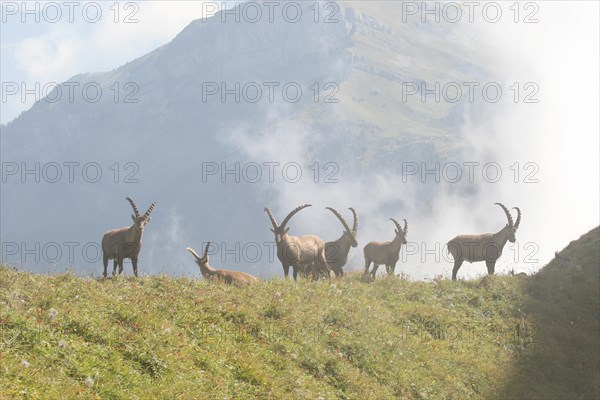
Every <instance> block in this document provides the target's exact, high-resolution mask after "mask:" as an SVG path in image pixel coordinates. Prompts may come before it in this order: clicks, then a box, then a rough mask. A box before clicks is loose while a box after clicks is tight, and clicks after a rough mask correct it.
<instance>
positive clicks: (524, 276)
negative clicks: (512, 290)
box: [508, 269, 527, 278]
mask: <svg viewBox="0 0 600 400" xmlns="http://www.w3.org/2000/svg"><path fill="white" fill-rule="evenodd" d="M508 272H509V273H510V275H511V276H518V277H519V278H527V274H526V273H525V272H519V273H518V274H515V270H514V269H511V270H510V271H508Z"/></svg>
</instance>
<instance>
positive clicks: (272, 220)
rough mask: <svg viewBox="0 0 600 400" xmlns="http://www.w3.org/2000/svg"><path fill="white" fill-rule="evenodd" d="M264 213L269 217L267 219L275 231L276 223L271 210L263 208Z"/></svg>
mask: <svg viewBox="0 0 600 400" xmlns="http://www.w3.org/2000/svg"><path fill="white" fill-rule="evenodd" d="M265 212H266V213H267V215H268V216H269V219H270V220H271V224H273V228H274V229H277V221H275V217H274V216H273V213H272V212H271V210H269V207H265Z"/></svg>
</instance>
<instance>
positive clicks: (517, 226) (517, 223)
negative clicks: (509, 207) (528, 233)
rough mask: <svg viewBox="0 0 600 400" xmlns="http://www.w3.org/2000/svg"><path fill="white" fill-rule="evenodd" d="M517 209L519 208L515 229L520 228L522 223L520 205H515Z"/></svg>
mask: <svg viewBox="0 0 600 400" xmlns="http://www.w3.org/2000/svg"><path fill="white" fill-rule="evenodd" d="M513 208H514V209H515V210H517V220H516V221H515V230H516V229H519V224H520V223H521V210H520V209H519V207H513Z"/></svg>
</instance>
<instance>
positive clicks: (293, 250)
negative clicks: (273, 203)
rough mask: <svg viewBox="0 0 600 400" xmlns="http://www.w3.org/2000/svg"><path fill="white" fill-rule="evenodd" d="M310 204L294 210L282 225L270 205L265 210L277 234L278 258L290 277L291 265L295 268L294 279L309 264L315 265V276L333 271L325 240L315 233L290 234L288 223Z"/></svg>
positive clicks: (273, 230) (286, 275)
mask: <svg viewBox="0 0 600 400" xmlns="http://www.w3.org/2000/svg"><path fill="white" fill-rule="evenodd" d="M310 206H311V205H310V204H304V205H301V206H299V207H296V208H295V209H294V210H292V211H291V212H290V213H289V214H288V215H287V217H285V219H284V220H283V222H282V223H281V225H277V222H276V221H275V217H273V213H271V210H269V208H268V207H265V212H266V213H267V215H268V216H269V219H270V220H271V224H272V225H273V228H271V231H272V232H273V233H274V234H275V243H276V245H277V258H279V261H281V265H282V266H283V274H284V275H285V277H286V278H287V277H288V274H289V271H290V266H291V267H292V268H293V274H294V280H296V279H297V277H298V272H299V271H300V270H302V269H304V268H306V267H307V266H308V265H313V266H314V268H313V278H316V277H317V275H319V274H321V273H322V271H327V274H329V271H331V268H330V267H329V265H328V264H327V261H326V259H325V242H323V240H321V239H320V238H318V237H317V236H314V235H304V236H291V235H288V231H289V229H290V228H286V224H287V223H288V222H289V221H290V219H291V218H292V217H293V216H294V214H296V213H297V212H298V211H300V210H302V209H303V208H306V207H310Z"/></svg>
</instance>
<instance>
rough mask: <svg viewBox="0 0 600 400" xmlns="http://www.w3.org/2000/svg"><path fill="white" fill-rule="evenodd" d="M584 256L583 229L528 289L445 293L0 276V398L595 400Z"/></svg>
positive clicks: (345, 283)
mask: <svg viewBox="0 0 600 400" xmlns="http://www.w3.org/2000/svg"><path fill="white" fill-rule="evenodd" d="M599 244H600V241H599V240H598V229H596V230H595V231H593V232H590V233H589V234H587V235H585V236H584V237H583V238H582V239H581V240H579V241H578V242H575V243H573V244H572V245H570V246H569V247H568V248H567V249H565V250H564V251H563V252H562V253H561V255H564V256H565V257H569V259H570V260H569V261H568V262H561V263H562V264H560V265H558V264H559V263H558V262H552V263H550V264H549V265H548V266H547V267H546V268H544V269H543V270H542V271H541V272H540V273H538V274H537V275H536V276H534V277H529V278H526V279H522V278H514V277H506V276H494V277H486V278H483V279H479V280H475V281H459V282H452V281H448V280H437V281H434V282H411V281H409V280H405V279H398V278H380V279H377V280H376V281H375V282H364V281H362V280H361V279H360V276H351V277H348V278H345V279H343V280H335V281H332V282H317V283H313V282H307V281H299V282H297V283H294V282H291V281H284V280H281V279H274V280H271V281H267V282H262V283H261V284H259V285H256V286H252V287H246V288H238V287H230V286H225V285H216V284H211V283H210V282H206V281H196V280H189V279H173V278H169V277H165V276H157V277H147V278H141V279H134V278H125V277H122V278H121V277H120V278H116V279H108V280H106V281H96V280H92V279H82V278H79V277H76V276H73V275H69V274H65V275H59V276H45V275H35V274H30V273H24V272H17V271H14V270H13V269H10V268H7V267H1V268H0V327H1V331H0V361H1V362H0V398H3V399H4V398H6V399H20V398H55V399H64V398H69V399H70V398H108V399H121V398H122V399H134V398H139V399H161V398H169V399H172V398H181V399H194V398H206V399H224V398H230V399H254V398H258V399H269V398H272V399H293V398H298V399H317V398H323V399H338V398H340V399H346V398H348V399H391V398H406V399H474V398H485V399H488V398H536V397H537V398H582V399H583V398H585V399H587V398H598V397H599V394H598V383H599V381H598V371H599V365H598V355H599V352H598V338H597V334H598V332H599V330H598V329H599V323H598V315H599V312H598V311H599V310H598V302H599V299H598V297H599V293H598V273H599V261H598V259H599V255H598V247H599ZM571 247H573V248H572V249H571ZM571 322H572V323H571Z"/></svg>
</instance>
